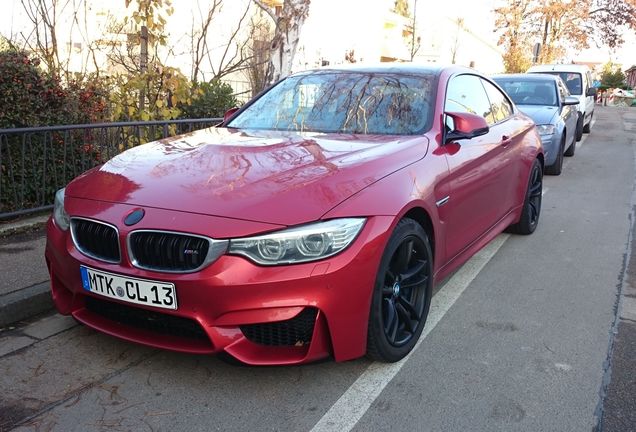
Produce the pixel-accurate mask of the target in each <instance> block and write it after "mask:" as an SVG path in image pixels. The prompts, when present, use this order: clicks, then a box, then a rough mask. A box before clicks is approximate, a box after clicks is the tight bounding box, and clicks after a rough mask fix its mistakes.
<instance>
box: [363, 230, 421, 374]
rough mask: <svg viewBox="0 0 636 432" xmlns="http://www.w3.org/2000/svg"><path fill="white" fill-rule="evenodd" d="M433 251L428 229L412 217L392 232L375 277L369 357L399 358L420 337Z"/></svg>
mask: <svg viewBox="0 0 636 432" xmlns="http://www.w3.org/2000/svg"><path fill="white" fill-rule="evenodd" d="M432 269H433V266H432V253H431V248H430V245H429V242H428V237H427V235H426V232H425V231H424V229H422V227H421V226H420V225H419V224H418V223H417V222H415V221H414V220H412V219H403V220H401V221H400V222H399V223H398V225H397V227H396V228H395V231H394V232H393V234H392V235H391V238H390V239H389V242H388V244H387V247H386V249H385V251H384V254H383V256H382V262H381V264H380V269H379V272H378V275H377V277H376V287H375V290H374V293H373V298H372V305H371V312H370V318H369V334H368V340H367V353H368V355H369V357H371V358H373V359H375V360H380V361H385V362H394V361H398V360H400V359H401V358H403V357H404V356H405V355H407V354H408V353H409V352H410V351H411V350H412V349H413V347H414V346H415V343H416V342H417V340H418V339H419V336H420V334H421V333H422V329H423V328H424V323H425V321H426V316H427V315H428V310H429V307H430V302H431V295H432V282H433V281H432Z"/></svg>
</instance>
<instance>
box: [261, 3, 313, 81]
mask: <svg viewBox="0 0 636 432" xmlns="http://www.w3.org/2000/svg"><path fill="white" fill-rule="evenodd" d="M253 1H254V3H256V4H257V5H258V7H260V8H261V9H262V10H263V11H265V12H266V13H267V14H268V15H269V16H270V18H271V19H272V21H273V22H274V23H275V29H274V38H273V39H272V42H271V45H270V62H269V67H268V71H267V82H268V83H272V82H275V81H278V80H279V79H281V78H283V77H286V76H287V75H289V74H290V73H291V69H292V64H293V62H294V57H295V55H296V49H297V48H298V40H299V37H300V30H301V28H302V26H303V24H304V23H305V20H306V19H307V15H308V14H309V4H310V2H311V0H285V1H284V3H283V6H282V8H280V9H278V11H279V12H278V13H277V9H274V8H272V7H269V6H267V5H266V4H265V3H264V2H263V0H253Z"/></svg>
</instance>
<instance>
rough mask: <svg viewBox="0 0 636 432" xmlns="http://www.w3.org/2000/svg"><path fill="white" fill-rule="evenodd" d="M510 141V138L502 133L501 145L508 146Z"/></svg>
mask: <svg viewBox="0 0 636 432" xmlns="http://www.w3.org/2000/svg"><path fill="white" fill-rule="evenodd" d="M511 142H512V138H510V137H509V136H506V135H504V136H502V137H501V145H502V146H503V147H508V146H509V145H510V143H511Z"/></svg>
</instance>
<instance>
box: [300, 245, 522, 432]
mask: <svg viewBox="0 0 636 432" xmlns="http://www.w3.org/2000/svg"><path fill="white" fill-rule="evenodd" d="M509 237H510V235H508V234H501V235H499V236H497V237H496V238H495V239H494V240H493V241H491V242H490V243H489V244H488V245H487V246H486V247H485V248H483V249H482V250H481V251H479V253H477V254H476V255H475V256H473V257H472V258H471V259H470V260H469V261H468V262H467V263H466V264H464V265H463V266H462V267H461V268H460V269H459V270H458V271H457V272H456V273H455V274H454V275H453V276H452V277H451V278H450V279H449V280H448V282H447V283H446V284H445V285H444V286H443V287H442V288H441V289H440V290H439V291H438V293H437V294H435V296H434V297H433V300H432V301H431V310H430V312H429V315H428V319H427V320H426V325H425V326H424V331H423V332H422V335H421V336H420V340H419V341H418V342H417V344H416V345H415V348H413V351H411V353H410V354H409V355H407V356H406V357H405V358H403V359H402V360H400V361H399V362H396V363H378V362H374V363H371V364H370V365H369V367H368V368H367V369H366V370H365V371H364V372H363V373H362V375H360V376H359V377H358V379H357V380H356V381H355V382H354V383H353V384H352V385H351V386H350V387H349V388H348V389H347V391H345V392H344V393H343V395H342V396H340V399H338V400H337V401H336V403H335V404H334V405H333V406H332V407H331V408H330V409H329V411H327V412H326V413H325V415H324V416H322V418H321V419H320V421H318V423H316V425H315V426H314V427H313V428H312V432H324V431H337V432H342V431H349V430H351V429H352V428H353V427H354V426H355V425H356V423H358V421H359V420H360V419H361V418H362V416H363V415H364V413H366V412H367V410H368V409H369V407H370V406H371V404H372V403H373V401H374V400H375V399H376V398H377V397H378V396H379V395H380V393H381V392H382V390H383V389H384V388H385V387H386V386H387V385H388V384H389V383H390V382H391V380H392V379H393V377H395V375H396V374H397V373H398V372H399V371H400V369H402V366H404V364H405V363H406V362H407V361H408V359H409V358H410V357H411V355H412V354H413V353H414V352H415V350H417V349H418V347H419V346H420V344H421V343H422V341H424V339H426V337H427V336H428V335H429V334H430V333H431V331H433V329H434V328H435V326H436V325H437V324H438V323H439V322H440V321H441V319H442V318H443V317H444V315H445V314H446V312H448V310H449V309H450V308H451V306H453V304H454V303H455V301H457V299H458V298H459V297H460V296H461V295H462V293H463V292H464V290H465V289H466V287H468V285H470V283H471V282H472V281H473V279H475V277H476V276H477V275H478V274H479V272H480V271H481V270H482V269H483V268H484V266H485V265H486V264H487V263H488V261H490V259H491V258H492V257H493V256H494V255H495V253H497V251H498V250H499V248H500V247H501V246H502V245H503V244H504V243H505V242H506V240H508V238H509Z"/></svg>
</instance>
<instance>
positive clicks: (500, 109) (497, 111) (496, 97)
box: [480, 80, 512, 126]
mask: <svg viewBox="0 0 636 432" xmlns="http://www.w3.org/2000/svg"><path fill="white" fill-rule="evenodd" d="M480 81H481V83H482V84H483V85H484V88H485V89H486V93H487V94H488V99H489V100H490V105H491V106H492V114H493V120H494V121H493V122H492V123H490V121H489V122H488V125H489V126H490V125H492V124H494V123H498V122H500V121H503V120H505V119H507V118H508V117H510V116H511V115H512V105H510V102H509V101H508V99H507V98H506V96H504V94H503V93H502V92H501V91H500V90H499V89H498V88H497V87H495V86H494V85H492V84H491V83H489V82H488V81H486V80H480Z"/></svg>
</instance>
